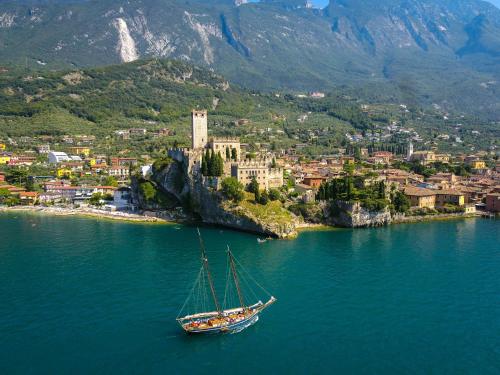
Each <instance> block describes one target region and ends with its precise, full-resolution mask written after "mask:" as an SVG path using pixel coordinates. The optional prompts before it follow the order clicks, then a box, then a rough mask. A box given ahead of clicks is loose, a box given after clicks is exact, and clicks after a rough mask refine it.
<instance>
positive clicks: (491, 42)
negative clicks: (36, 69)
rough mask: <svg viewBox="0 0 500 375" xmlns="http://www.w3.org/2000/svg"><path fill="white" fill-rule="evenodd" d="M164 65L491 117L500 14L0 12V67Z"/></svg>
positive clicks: (142, 6) (356, 1) (278, 2)
mask: <svg viewBox="0 0 500 375" xmlns="http://www.w3.org/2000/svg"><path fill="white" fill-rule="evenodd" d="M152 56H154V57H168V58H175V59H180V60H185V61H189V62H192V63H195V64H198V65H202V66H205V67H208V68H210V69H214V70H215V71H217V72H219V73H221V74H223V75H224V76H225V77H227V78H228V79H229V80H231V81H233V82H236V83H238V84H241V85H244V86H247V87H250V88H255V89H273V90H274V89H283V88H287V89H293V90H298V91H300V90H304V91H312V90H331V89H333V88H336V87H349V88H351V89H352V90H353V91H355V92H356V94H357V95H359V96H362V97H365V98H366V99H372V100H378V101H380V100H387V101H393V102H394V101H404V102H405V103H408V104H419V105H431V104H435V105H439V106H440V107H442V108H444V109H451V110H458V111H463V112H468V113H475V114H478V115H481V116H483V117H489V118H491V119H498V118H499V117H500V99H499V98H500V87H499V84H500V83H499V82H500V10H499V9H497V8H496V7H494V6H493V5H491V4H489V3H486V2H484V1H481V0H378V1H375V0H331V1H330V3H329V5H328V6H327V7H326V8H324V9H323V10H320V9H313V8H310V7H309V6H308V2H307V1H305V0H265V1H261V2H259V3H254V2H246V1H244V0H212V1H202V0H137V1H134V2H130V1H126V0H99V1H96V0H89V1H76V0H74V1H71V0H68V1H63V0H38V1H30V0H25V1H23V2H22V3H20V2H18V1H10V2H9V1H7V2H5V1H4V2H2V4H0V63H3V64H15V63H17V64H23V65H24V64H26V63H27V64H28V65H29V66H31V67H32V66H33V65H38V66H40V67H46V68H61V67H68V66H73V67H84V66H96V65H105V64H112V63H118V62H128V61H134V60H136V59H138V58H143V57H152Z"/></svg>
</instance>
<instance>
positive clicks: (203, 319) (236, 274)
mask: <svg viewBox="0 0 500 375" xmlns="http://www.w3.org/2000/svg"><path fill="white" fill-rule="evenodd" d="M198 237H199V240H200V250H201V263H202V265H201V269H200V272H199V274H198V278H197V279H196V282H195V284H194V286H193V288H192V289H191V293H190V294H189V296H188V298H187V299H186V302H185V303H184V305H183V306H182V308H181V311H180V312H179V316H178V317H177V322H178V323H179V324H180V326H181V327H182V329H183V330H184V331H185V332H187V333H193V334H202V333H234V332H239V331H241V330H243V329H245V328H246V327H248V326H250V325H252V324H254V323H256V322H257V321H258V320H259V314H260V313H261V312H262V311H263V310H264V309H266V308H268V307H269V306H270V305H272V304H273V303H274V302H276V298H274V297H273V296H272V295H271V294H269V293H268V292H267V291H266V290H265V289H264V288H263V287H262V286H260V285H259V284H258V283H257V281H255V280H254V279H253V278H252V277H251V275H250V274H248V273H247V272H246V271H245V270H244V269H243V267H242V266H241V264H240V263H239V262H238V261H237V260H236V259H235V258H234V255H233V253H232V252H231V249H230V248H229V246H228V247H227V263H228V267H227V278H226V289H225V293H224V300H223V304H222V305H221V304H220V302H219V299H218V297H217V293H216V290H215V287H214V282H213V278H212V274H211V273H210V267H209V263H208V258H207V255H206V252H205V245H204V243H203V239H202V237H201V234H200V231H199V230H198ZM237 265H238V266H239V267H237ZM240 269H241V270H242V271H243V272H240ZM243 273H245V274H246V276H247V277H248V278H249V279H251V280H252V281H253V282H254V284H256V285H257V286H258V287H259V288H260V289H261V290H262V291H264V292H265V293H266V294H267V295H268V296H269V297H270V298H269V300H268V301H267V302H265V303H264V302H262V301H261V300H258V301H257V302H254V303H251V304H248V303H247V300H246V298H245V295H244V294H243V290H242V283H244V284H246V286H247V287H249V288H251V287H250V283H249V281H248V280H247V278H245V275H244V274H243ZM207 284H208V285H207ZM207 289H208V290H207ZM234 289H236V295H237V300H236V301H234V300H232V298H231V295H232V292H233V291H234ZM208 292H209V293H208ZM251 292H252V294H253V296H255V297H256V294H255V292H253V290H251ZM209 294H210V297H209ZM191 303H194V309H195V312H194V313H192V314H189V315H186V316H182V317H181V315H182V313H183V312H184V311H185V310H186V308H187V307H188V305H189V304H191ZM212 303H213V307H214V308H213V310H212V311H210V310H209V311H207V310H206V307H207V306H209V305H211V304H212ZM234 304H236V306H234ZM200 306H201V311H202V312H196V311H198V310H197V309H200ZM226 307H227V308H226ZM204 311H206V312H204Z"/></svg>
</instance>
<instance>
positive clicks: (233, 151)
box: [231, 148, 238, 161]
mask: <svg viewBox="0 0 500 375" xmlns="http://www.w3.org/2000/svg"><path fill="white" fill-rule="evenodd" d="M231 159H233V160H234V161H236V160H237V159H238V151H236V149H235V148H233V149H232V150H231Z"/></svg>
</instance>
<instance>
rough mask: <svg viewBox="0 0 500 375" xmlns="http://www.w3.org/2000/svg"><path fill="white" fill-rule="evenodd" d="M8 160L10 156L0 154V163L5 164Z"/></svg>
mask: <svg viewBox="0 0 500 375" xmlns="http://www.w3.org/2000/svg"><path fill="white" fill-rule="evenodd" d="M9 161H10V156H2V155H0V164H7V163H8V162H9Z"/></svg>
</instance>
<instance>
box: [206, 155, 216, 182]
mask: <svg viewBox="0 0 500 375" xmlns="http://www.w3.org/2000/svg"><path fill="white" fill-rule="evenodd" d="M216 168H217V167H216V166H215V152H213V151H212V150H210V156H209V158H208V175H209V176H215V172H216V171H215V169H216Z"/></svg>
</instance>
